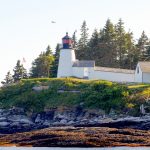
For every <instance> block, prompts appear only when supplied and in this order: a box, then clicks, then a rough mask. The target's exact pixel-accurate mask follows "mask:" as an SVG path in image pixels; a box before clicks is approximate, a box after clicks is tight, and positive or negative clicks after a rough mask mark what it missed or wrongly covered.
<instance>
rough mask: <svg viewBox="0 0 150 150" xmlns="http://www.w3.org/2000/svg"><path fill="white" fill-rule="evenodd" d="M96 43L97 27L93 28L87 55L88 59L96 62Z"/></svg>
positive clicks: (97, 41) (97, 42)
mask: <svg viewBox="0 0 150 150" xmlns="http://www.w3.org/2000/svg"><path fill="white" fill-rule="evenodd" d="M98 44H99V33H98V31H97V29H95V30H94V32H93V34H92V37H91V38H90V40H89V43H88V49H87V50H88V51H87V57H88V59H89V60H95V61H96V63H98V61H99V57H98Z"/></svg>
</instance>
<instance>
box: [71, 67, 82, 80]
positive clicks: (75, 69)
mask: <svg viewBox="0 0 150 150" xmlns="http://www.w3.org/2000/svg"><path fill="white" fill-rule="evenodd" d="M73 76H74V77H77V78H83V77H84V67H73Z"/></svg>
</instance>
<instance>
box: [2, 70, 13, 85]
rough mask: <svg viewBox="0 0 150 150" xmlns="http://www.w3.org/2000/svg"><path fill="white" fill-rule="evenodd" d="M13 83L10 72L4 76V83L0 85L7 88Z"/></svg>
mask: <svg viewBox="0 0 150 150" xmlns="http://www.w3.org/2000/svg"><path fill="white" fill-rule="evenodd" d="M13 82H14V80H13V77H12V75H11V73H10V71H8V72H7V74H6V77H5V79H4V81H2V82H1V83H2V84H3V85H4V86H7V85H10V84H12V83H13Z"/></svg>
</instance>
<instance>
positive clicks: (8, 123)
mask: <svg viewBox="0 0 150 150" xmlns="http://www.w3.org/2000/svg"><path fill="white" fill-rule="evenodd" d="M9 125H10V122H0V127H7V126H9Z"/></svg>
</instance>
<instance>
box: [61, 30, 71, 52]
mask: <svg viewBox="0 0 150 150" xmlns="http://www.w3.org/2000/svg"><path fill="white" fill-rule="evenodd" d="M62 43H63V49H71V48H72V39H71V37H69V36H68V32H66V36H64V37H63V38H62Z"/></svg>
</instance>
